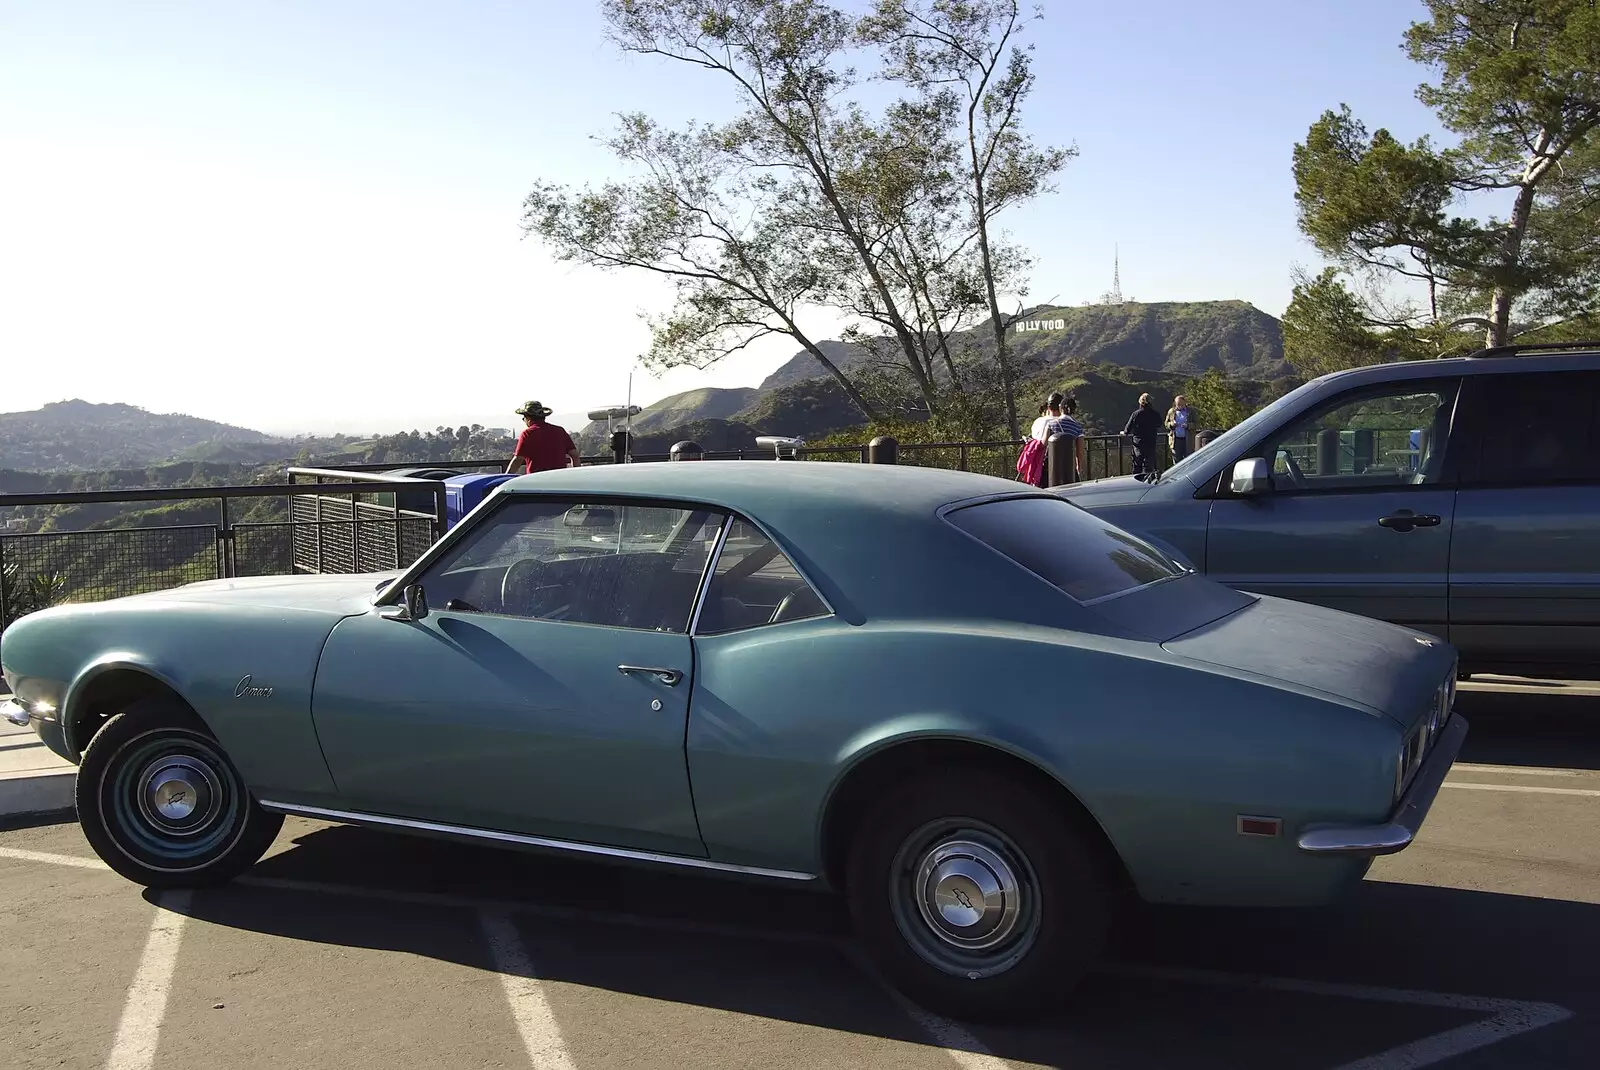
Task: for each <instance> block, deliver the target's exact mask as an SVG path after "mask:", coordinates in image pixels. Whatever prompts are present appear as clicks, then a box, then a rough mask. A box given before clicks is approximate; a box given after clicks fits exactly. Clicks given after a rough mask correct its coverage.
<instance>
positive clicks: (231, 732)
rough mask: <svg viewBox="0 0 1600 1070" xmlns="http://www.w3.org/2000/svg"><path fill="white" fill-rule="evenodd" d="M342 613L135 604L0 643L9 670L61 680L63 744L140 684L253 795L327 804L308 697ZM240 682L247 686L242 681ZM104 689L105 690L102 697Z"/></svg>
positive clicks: (67, 614)
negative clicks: (166, 698) (125, 682)
mask: <svg viewBox="0 0 1600 1070" xmlns="http://www.w3.org/2000/svg"><path fill="white" fill-rule="evenodd" d="M338 619H340V615H339V614H335V613H330V612H319V611H302V610H286V609H282V608H274V607H265V606H252V605H227V604H223V603H202V602H171V603H164V602H162V601H161V600H160V599H159V597H152V596H143V597H136V598H129V599H125V600H121V599H119V600H116V601H111V602H101V603H93V604H85V605H69V606H58V607H55V608H53V609H49V610H44V611H41V612H39V613H35V614H29V615H28V616H26V617H24V618H22V619H21V620H19V621H18V622H16V623H15V624H13V625H12V626H11V627H10V628H8V629H6V636H5V664H6V667H7V669H9V670H11V671H13V672H15V673H17V674H19V675H24V676H31V677H42V678H46V679H53V680H57V681H61V682H62V683H63V686H64V694H63V701H62V703H61V706H60V709H61V716H62V722H63V726H64V727H65V728H66V730H67V738H69V739H77V738H80V736H79V735H78V734H76V733H74V731H73V730H74V729H76V728H78V727H79V726H82V725H83V724H84V723H85V719H86V718H89V717H92V716H94V715H96V714H99V713H105V712H115V711H109V710H104V709H97V708H96V705H97V703H99V702H101V701H102V699H101V696H106V695H114V694H115V693H116V692H115V690H114V689H115V679H116V677H117V676H118V674H122V673H138V674H141V675H143V676H145V677H148V678H150V679H152V680H156V681H159V682H160V683H161V684H163V685H164V686H166V687H167V688H169V689H170V690H172V691H173V692H174V693H176V694H177V695H178V696H179V697H180V698H182V699H183V700H184V701H185V702H186V703H188V704H189V706H190V707H192V708H193V709H194V711H195V713H196V714H198V715H199V717H200V719H201V720H202V721H204V722H205V724H206V726H207V727H208V728H209V729H210V730H211V732H212V734H213V735H215V736H216V738H217V741H218V742H219V743H220V744H221V745H222V748H223V749H224V750H225V751H226V752H227V754H228V757H229V758H230V759H231V760H232V761H233V763H234V765H235V766H237V767H238V769H239V773H240V775H241V776H242V777H243V778H244V780H245V783H246V784H248V785H249V786H250V788H251V789H252V790H253V791H256V792H258V793H267V792H272V793H293V794H294V795H295V796H297V797H298V796H323V797H331V796H332V795H334V794H335V792H336V789H335V785H334V782H333V778H332V776H331V774H330V773H329V771H328V766H327V763H326V762H325V761H324V759H323V756H322V750H321V747H320V746H319V745H318V743H317V738H316V733H315V730H314V729H313V727H312V723H311V687H312V682H313V680H314V679H315V676H316V669H317V662H318V660H319V658H320V657H321V654H322V647H323V644H324V643H325V642H326V641H327V637H328V633H329V632H330V631H331V630H332V628H333V625H334V623H336V622H337V620H338ZM247 678H248V680H247ZM108 688H111V689H112V690H108Z"/></svg>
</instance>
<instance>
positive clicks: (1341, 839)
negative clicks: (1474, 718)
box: [1298, 715, 1467, 856]
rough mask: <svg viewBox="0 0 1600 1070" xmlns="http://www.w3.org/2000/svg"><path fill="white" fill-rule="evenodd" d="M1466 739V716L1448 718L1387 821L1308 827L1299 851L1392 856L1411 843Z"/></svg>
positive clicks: (1301, 838)
mask: <svg viewBox="0 0 1600 1070" xmlns="http://www.w3.org/2000/svg"><path fill="white" fill-rule="evenodd" d="M1466 738H1467V721H1466V718H1464V717H1461V716H1459V715H1458V716H1453V717H1451V718H1450V720H1449V722H1448V723H1447V724H1446V725H1445V727H1444V730H1443V731H1442V732H1441V733H1440V735H1439V739H1438V741H1437V742H1436V743H1435V744H1434V745H1433V748H1432V752H1431V753H1430V754H1429V755H1428V757H1427V759H1426V760H1425V761H1424V762H1423V764H1422V768H1421V769H1419V770H1417V774H1416V776H1415V778H1414V779H1413V780H1412V782H1411V787H1409V788H1408V789H1406V793H1405V794H1404V795H1403V796H1401V798H1400V804H1399V805H1398V806H1396V807H1395V811H1394V814H1393V815H1392V816H1391V817H1390V818H1389V820H1388V821H1387V822H1385V823H1384V824H1381V825H1343V826H1336V827H1333V828H1317V829H1309V830H1307V831H1306V832H1303V833H1301V834H1300V839H1299V841H1298V843H1299V847H1300V850H1302V851H1306V852H1308V853H1310V854H1321V855H1328V854H1334V855H1368V856H1373V855H1392V854H1394V853H1395V852H1397V851H1403V850H1405V849H1406V848H1407V847H1409V846H1411V841H1412V840H1413V839H1415V838H1416V835H1417V830H1418V829H1420V828H1421V827H1422V822H1423V820H1424V819H1426V818H1427V816H1428V811H1429V810H1430V809H1431V808H1432V807H1433V800H1434V799H1435V798H1437V797H1438V795H1439V787H1440V785H1442V784H1443V783H1444V778H1445V777H1446V776H1447V775H1448V774H1449V772H1450V767H1451V766H1452V765H1454V764H1455V760H1456V755H1457V754H1459V753H1461V744H1462V742H1463V741H1464V740H1465V739H1466Z"/></svg>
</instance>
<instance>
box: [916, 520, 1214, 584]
mask: <svg viewBox="0 0 1600 1070" xmlns="http://www.w3.org/2000/svg"><path fill="white" fill-rule="evenodd" d="M945 517H946V519H948V520H949V521H950V523H952V524H954V525H955V526H956V527H958V528H960V529H961V530H962V531H964V532H966V533H967V534H968V535H971V536H973V537H974V538H976V539H978V540H979V541H981V542H983V543H986V544H988V545H989V546H991V547H993V548H994V549H996V550H998V551H1000V552H1001V553H1002V554H1005V555H1006V556H1007V557H1009V558H1010V559H1011V560H1013V561H1015V562H1016V563H1017V564H1019V565H1021V566H1022V567H1023V568H1025V569H1027V570H1028V571H1029V572H1033V573H1036V574H1037V575H1038V576H1040V577H1041V578H1042V579H1045V580H1048V581H1049V582H1050V583H1052V584H1054V585H1055V586H1057V587H1059V588H1061V590H1063V591H1065V592H1066V593H1067V594H1069V595H1071V596H1072V597H1073V598H1076V599H1078V600H1079V601H1080V602H1092V601H1094V600H1095V599H1098V598H1108V597H1110V596H1111V595H1114V594H1121V593H1122V592H1123V591H1131V590H1133V589H1134V588H1135V587H1143V586H1144V585H1145V584H1148V583H1155V582H1156V581H1158V580H1165V579H1171V578H1172V577H1174V576H1182V575H1184V574H1185V573H1186V572H1188V569H1186V568H1184V566H1182V565H1180V564H1179V563H1178V562H1177V561H1174V560H1173V559H1172V558H1171V557H1169V556H1168V555H1167V554H1165V553H1163V552H1162V551H1160V550H1158V549H1157V548H1156V547H1154V546H1152V545H1151V544H1150V543H1148V542H1146V541H1144V540H1143V539H1141V538H1139V537H1138V536H1137V535H1130V534H1129V533H1128V532H1126V531H1123V530H1122V529H1120V528H1117V527H1113V526H1112V525H1110V524H1108V523H1106V522H1105V521H1104V520H1101V519H1100V518H1099V517H1097V516H1094V515H1093V514H1091V513H1088V512H1085V511H1084V510H1083V509H1080V508H1078V507H1077V506H1075V505H1073V504H1071V503H1070V502H1067V501H1066V500H1064V499H1062V498H1055V497H1050V498H1006V499H1002V500H1000V501H994V502H985V503H983V504H981V505H969V506H967V507H966V508H963V509H957V510H954V511H952V512H950V513H947V514H945Z"/></svg>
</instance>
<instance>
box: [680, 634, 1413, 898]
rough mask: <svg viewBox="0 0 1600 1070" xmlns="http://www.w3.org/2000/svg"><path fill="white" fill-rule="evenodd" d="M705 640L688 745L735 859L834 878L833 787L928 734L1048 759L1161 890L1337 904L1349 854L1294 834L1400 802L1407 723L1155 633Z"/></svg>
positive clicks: (712, 824)
mask: <svg viewBox="0 0 1600 1070" xmlns="http://www.w3.org/2000/svg"><path fill="white" fill-rule="evenodd" d="M696 645H697V668H696V681H695V691H694V697H693V704H692V708H691V715H690V721H689V732H688V760H689V766H690V773H691V778H692V781H693V784H694V791H695V805H696V810H697V813H698V815H699V818H700V824H701V831H702V834H703V836H704V838H705V841H706V844H707V846H708V848H709V849H710V851H711V853H712V856H713V857H715V858H720V859H724V860H727V861H732V862H737V863H743V864H750V865H766V866H776V867H781V868H793V869H803V870H809V871H812V872H819V871H820V868H821V866H822V859H821V847H820V840H821V823H822V820H823V814H824V811H825V808H826V805H827V802H828V800H829V797H830V795H831V793H832V792H833V791H834V789H835V788H836V787H837V785H838V784H839V783H841V781H842V780H843V778H844V777H845V776H846V775H847V774H848V772H849V771H850V769H851V768H852V767H854V766H855V765H856V763H858V762H860V761H862V760H863V759H865V758H867V757H869V756H870V755H872V754H874V753H877V752H879V751H880V750H881V749H882V748H885V747H890V746H893V745H895V744H897V743H903V742H906V741H909V740H914V739H919V738H930V737H935V738H937V737H954V738H960V739H967V740H972V741H975V742H978V743H981V744H984V745H987V746H991V747H994V748H997V749H999V750H1002V751H1006V752H1009V753H1011V754H1014V755H1017V756H1019V757H1021V758H1023V759H1025V760H1027V761H1030V762H1032V763H1033V764H1035V765H1037V766H1039V767H1040V768H1042V769H1043V770H1045V771H1046V772H1047V773H1049V774H1050V775H1052V776H1053V777H1055V778H1056V779H1057V780H1058V781H1059V782H1060V783H1061V784H1063V785H1064V786H1065V787H1066V788H1067V789H1068V790H1070V791H1071V792H1072V793H1073V794H1074V795H1075V796H1076V797H1077V798H1078V800H1079V801H1081V802H1082V803H1083V805H1084V806H1085V807H1086V808H1087V809H1088V811H1089V813H1090V814H1091V815H1092V816H1093V817H1094V819H1095V820H1096V821H1098V822H1099V824H1100V826H1101V827H1102V828H1103V829H1104V830H1105V832H1106V834H1107V836H1108V837H1109V839H1110V840H1111V842H1112V844H1113V845H1114V846H1115V848H1116V849H1117V851H1118V852H1119V854H1120V855H1121V857H1122V859H1123V861H1124V863H1125V864H1126V866H1127V868H1128V870H1129V872H1130V875H1131V876H1132V878H1133V880H1134V882H1135V884H1136V885H1137V886H1138V889H1139V891H1140V893H1141V894H1142V895H1143V896H1144V897H1145V898H1147V899H1151V900H1156V901H1173V902H1212V903H1217V902H1228V903H1257V902H1285V903H1287V902H1298V901H1318V900H1321V899H1323V898H1326V895H1327V888H1326V887H1325V885H1327V884H1330V883H1340V882H1342V881H1344V880H1347V879H1349V878H1350V876H1351V875H1352V870H1351V866H1352V863H1351V862H1350V861H1349V860H1344V859H1326V858H1312V857H1309V856H1307V855H1305V854H1303V853H1301V852H1299V851H1298V849H1297V848H1296V847H1295V846H1294V842H1293V835H1292V830H1294V829H1296V828H1297V827H1298V826H1299V825H1301V824H1304V823H1308V822H1325V821H1356V822H1364V821H1379V820H1382V819H1383V818H1384V817H1385V816H1386V814H1387V811H1388V808H1389V806H1390V804H1391V802H1392V799H1393V776H1394V769H1393V765H1392V760H1393V756H1394V754H1395V749H1396V747H1397V746H1398V743H1399V734H1398V729H1397V726H1395V725H1394V723H1393V722H1391V721H1389V720H1388V719H1386V718H1382V717H1377V716H1374V715H1372V714H1371V713H1370V712H1368V711H1364V710H1359V709H1356V708H1352V707H1348V706H1342V705H1338V704H1336V703H1333V702H1330V701H1328V700H1327V699H1326V697H1317V696H1315V695H1314V694H1312V693H1310V692H1297V691H1296V690H1295V689H1294V688H1293V685H1275V684H1271V683H1268V682H1266V681H1264V680H1262V679H1256V678H1251V677H1249V676H1248V675H1233V676H1230V675H1224V674H1222V673H1220V672H1218V671H1215V670H1214V669H1207V668H1205V667H1201V666H1198V665H1192V664H1184V663H1181V662H1180V661H1179V660H1178V659H1176V658H1173V657H1171V656H1169V655H1166V654H1164V653H1163V652H1162V651H1161V649H1160V647H1159V646H1157V645H1156V644H1154V643H1140V642H1134V641H1129V640H1124V639H1111V638H1101V637H1097V636H1092V635H1087V634H1084V633H1078V632H1067V631H1062V630H1056V629H1048V628H1019V627H1016V626H1006V625H999V624H995V625H992V626H991V625H982V624H977V623H974V624H970V625H967V626H964V627H960V628H952V627H950V626H936V625H932V624H928V625H921V624H917V623H915V622H909V623H895V624H881V625H863V626H854V627H853V626H850V625H847V624H844V623H842V622H839V621H836V620H822V621H811V622H801V623H794V624H784V625H777V626H771V627H767V628H760V629H755V630H752V631H749V632H745V633H740V634H736V635H728V636H721V637H715V638H706V639H698V640H696ZM1239 814H1250V815H1266V816H1279V817H1282V818H1283V819H1284V824H1285V835H1284V836H1282V837H1280V838H1276V839H1268V838H1256V837H1242V836H1239V835H1238V834H1237V830H1236V817H1237V815H1239ZM1357 865H1358V866H1359V868H1358V869H1357V870H1356V871H1355V873H1354V876H1357V877H1359V875H1360V872H1363V871H1364V869H1365V863H1358V864H1357Z"/></svg>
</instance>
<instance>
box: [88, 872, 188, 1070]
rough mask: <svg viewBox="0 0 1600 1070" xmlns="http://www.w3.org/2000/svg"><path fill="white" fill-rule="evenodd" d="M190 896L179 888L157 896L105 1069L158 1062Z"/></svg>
mask: <svg viewBox="0 0 1600 1070" xmlns="http://www.w3.org/2000/svg"><path fill="white" fill-rule="evenodd" d="M189 899H190V893H189V892H187V891H178V892H166V893H163V894H162V895H161V896H160V897H159V898H158V899H157V900H156V916H155V920H154V921H153V922H151V924H150V936H149V939H147V940H146V941H145V945H144V954H143V955H141V956H140V957H139V966H138V968H137V969H136V970H134V973H133V983H132V984H130V985H129V986H128V995H127V999H126V1000H125V1001H124V1002H123V1004H122V1019H121V1020H120V1021H119V1022H117V1038H116V1040H114V1041H112V1044H111V1057H110V1058H109V1059H108V1060H106V1070H149V1068H150V1067H152V1066H154V1065H155V1061H156V1042H157V1041H158V1040H160V1039H161V1020H162V1019H163V1018H164V1017H166V1013H167V991H168V990H169V989H170V988H171V986H172V973H173V970H174V969H176V967H177V965H178V944H179V942H180V940H181V939H182V937H183V922H184V917H185V914H186V912H187V911H188V909H189Z"/></svg>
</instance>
